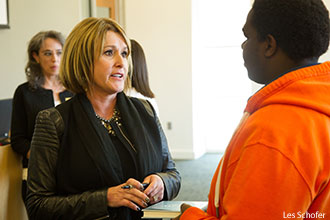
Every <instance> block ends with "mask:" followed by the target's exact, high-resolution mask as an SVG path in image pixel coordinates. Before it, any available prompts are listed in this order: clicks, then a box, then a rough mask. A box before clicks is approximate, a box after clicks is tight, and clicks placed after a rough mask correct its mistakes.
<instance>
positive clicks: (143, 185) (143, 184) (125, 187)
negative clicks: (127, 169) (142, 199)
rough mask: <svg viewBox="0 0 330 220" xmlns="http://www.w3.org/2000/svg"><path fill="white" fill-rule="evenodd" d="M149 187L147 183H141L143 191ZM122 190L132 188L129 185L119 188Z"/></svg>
mask: <svg viewBox="0 0 330 220" xmlns="http://www.w3.org/2000/svg"><path fill="white" fill-rule="evenodd" d="M148 186H149V183H142V187H143V190H145V189H146V188H147V187H148ZM121 188H122V189H133V188H134V186H132V185H131V184H128V185H125V186H122V187H121Z"/></svg>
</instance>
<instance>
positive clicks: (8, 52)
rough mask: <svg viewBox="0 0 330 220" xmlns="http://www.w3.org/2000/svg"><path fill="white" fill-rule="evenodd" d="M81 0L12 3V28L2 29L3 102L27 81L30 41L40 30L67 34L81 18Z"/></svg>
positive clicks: (18, 0)
mask: <svg viewBox="0 0 330 220" xmlns="http://www.w3.org/2000/svg"><path fill="white" fill-rule="evenodd" d="M80 8H81V7H80V0H70V1H67V0H56V1H54V0H28V1H27V0H23V1H22V0H9V23H10V29H0V67H1V68H0V77H1V78H0V99H5V98H12V96H13V94H14V91H15V89H16V87H17V85H19V84H21V83H23V82H25V81H26V78H25V72H24V68H25V64H26V61H27V52H26V51H27V45H28V41H29V40H30V38H31V37H32V36H33V35H34V34H36V33H37V32H39V31H41V30H49V29H54V30H57V31H60V32H62V33H63V34H64V35H67V34H68V33H69V31H70V30H71V29H72V28H73V26H74V25H75V24H76V23H78V22H79V20H80V17H81V10H80Z"/></svg>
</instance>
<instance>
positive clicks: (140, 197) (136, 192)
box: [107, 178, 150, 211]
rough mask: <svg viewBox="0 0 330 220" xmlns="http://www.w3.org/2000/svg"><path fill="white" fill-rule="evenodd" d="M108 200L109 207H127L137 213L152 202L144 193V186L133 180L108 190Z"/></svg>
mask: <svg viewBox="0 0 330 220" xmlns="http://www.w3.org/2000/svg"><path fill="white" fill-rule="evenodd" d="M124 186H128V187H127V188H125V187H124ZM123 187H124V188H123ZM107 199H108V206H109V207H114V208H115V207H120V206H126V207H128V208H131V209H133V210H137V211H140V210H141V208H146V207H147V206H148V204H147V203H148V202H150V199H149V197H148V196H147V195H146V194H145V193H143V186H142V184H141V183H140V182H139V181H137V180H135V179H132V178H131V179H129V180H127V181H126V183H124V184H121V185H118V186H114V187H110V188H108V192H107Z"/></svg>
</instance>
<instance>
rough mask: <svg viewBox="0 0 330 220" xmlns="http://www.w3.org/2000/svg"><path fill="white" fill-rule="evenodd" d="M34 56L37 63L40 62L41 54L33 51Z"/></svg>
mask: <svg viewBox="0 0 330 220" xmlns="http://www.w3.org/2000/svg"><path fill="white" fill-rule="evenodd" d="M32 56H33V58H34V59H35V60H36V62H37V63H39V56H38V54H37V53H36V52H32Z"/></svg>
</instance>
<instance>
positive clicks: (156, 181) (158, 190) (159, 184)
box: [143, 174, 164, 204]
mask: <svg viewBox="0 0 330 220" xmlns="http://www.w3.org/2000/svg"><path fill="white" fill-rule="evenodd" d="M143 183H149V186H148V187H147V188H146V189H145V190H144V193H145V194H146V195H148V197H149V198H150V203H149V204H154V203H157V202H159V201H161V200H163V198H164V183H163V180H162V178H160V176H158V175H156V174H152V175H150V176H147V177H146V178H145V179H144V180H143Z"/></svg>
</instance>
